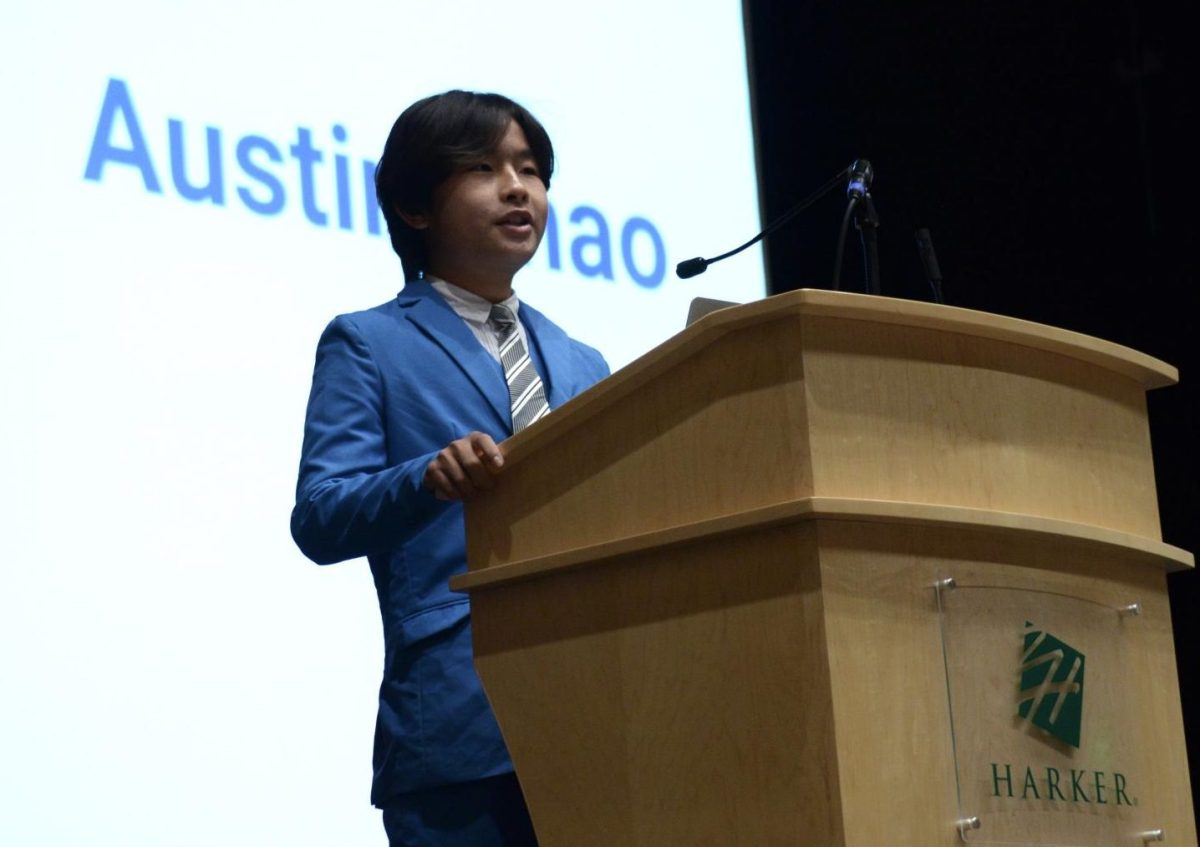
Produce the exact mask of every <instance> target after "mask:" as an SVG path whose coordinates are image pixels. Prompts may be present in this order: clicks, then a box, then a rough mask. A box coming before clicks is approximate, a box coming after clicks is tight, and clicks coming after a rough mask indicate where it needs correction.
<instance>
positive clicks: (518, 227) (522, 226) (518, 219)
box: [496, 209, 533, 235]
mask: <svg viewBox="0 0 1200 847" xmlns="http://www.w3.org/2000/svg"><path fill="white" fill-rule="evenodd" d="M496 225H497V226H499V227H501V228H503V229H505V230H506V231H508V232H512V233H514V234H518V235H524V234H526V233H528V232H530V231H532V230H533V215H531V214H530V213H529V212H527V211H525V210H524V209H515V210H513V211H511V212H509V213H508V214H506V215H504V216H503V217H501V218H500V219H499V220H498V221H496Z"/></svg>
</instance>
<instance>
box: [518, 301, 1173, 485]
mask: <svg viewBox="0 0 1200 847" xmlns="http://www.w3.org/2000/svg"><path fill="white" fill-rule="evenodd" d="M803 315H813V316H822V317H835V318H842V319H846V320H859V321H864V322H867V323H876V324H891V325H896V326H909V327H919V328H922V329H928V330H935V331H940V332H946V333H953V334H957V335H963V336H969V337H973V338H982V339H991V340H993V341H1001V342H1007V343H1011V344H1016V345H1020V346H1023V347H1026V348H1029V349H1032V350H1040V351H1044V352H1047V353H1053V354H1057V355H1060V356H1066V357H1069V358H1072V359H1076V360H1079V361H1083V362H1087V363H1089V364H1092V365H1095V366H1098V367H1100V368H1103V369H1105V370H1108V371H1111V372H1113V373H1116V374H1120V375H1122V376H1125V377H1128V378H1129V379H1131V380H1133V381H1134V382H1136V383H1138V384H1140V385H1141V386H1142V387H1143V388H1144V389H1146V390H1150V389H1154V388H1162V387H1165V386H1168V385H1174V384H1175V383H1176V382H1178V380H1179V371H1178V370H1177V369H1176V368H1175V367H1173V366H1172V365H1169V364H1167V363H1166V362H1163V361H1161V360H1159V359H1155V358H1154V357H1153V356H1148V355H1146V354H1145V353H1141V352H1139V351H1137V350H1133V349H1131V348H1129V347H1124V346H1122V345H1120V344H1114V343H1112V342H1110V341H1104V340H1103V339H1099V338H1095V337H1093V336H1090V335H1084V334H1083V333H1079V332H1072V331H1070V330H1065V329H1059V328H1057V327H1052V326H1047V325H1045V324H1039V323H1035V322H1033V321H1027V320H1022V319H1020V318H1011V317H1006V316H1004V315H995V314H991V313H989V312H980V311H976V310H974V309H963V308H959V307H956V306H942V305H937V304H934V303H922V302H918V301H915V300H901V299H896V298H891V297H876V296H871V295H866V294H852V293H848V292H843V291H826V290H822V289H812V288H803V289H799V290H797V291H790V292H787V293H785V294H778V295H775V296H773V297H767V298H765V299H763V300H759V301H756V302H753V303H747V304H745V305H742V306H736V307H733V308H729V309H720V310H718V311H715V312H712V313H711V314H709V315H706V316H705V317H703V318H701V319H700V320H698V321H696V322H695V323H694V324H692V325H691V326H689V327H688V328H687V329H685V330H683V331H682V332H680V333H679V334H677V335H675V336H673V337H672V338H670V339H668V340H667V341H665V342H663V343H662V344H660V345H659V346H658V347H656V348H654V349H653V350H651V351H650V352H648V353H646V354H645V355H643V356H641V357H640V358H638V359H636V360H634V361H633V362H631V363H629V364H628V365H626V366H625V367H623V368H621V369H620V370H618V371H617V372H616V373H614V374H613V375H612V376H611V377H609V378H608V379H606V380H604V381H603V382H602V383H600V384H599V385H597V386H595V387H594V388H592V389H591V390H589V391H587V392H585V393H584V394H581V395H580V396H579V397H576V398H575V399H573V400H572V401H570V402H569V403H567V404H566V405H565V406H563V407H562V408H561V409H560V410H557V411H556V413H555V414H554V415H551V416H549V417H548V418H545V419H543V421H541V422H539V423H538V424H537V425H536V426H533V427H530V428H528V429H526V430H524V431H523V432H521V433H518V434H517V435H515V436H513V437H511V438H509V439H508V440H507V441H506V442H505V443H504V448H503V449H504V451H505V456H506V458H507V460H509V461H519V460H520V458H521V457H522V456H523V455H525V453H526V452H527V451H528V450H529V449H531V448H532V446H533V443H534V442H535V441H541V440H542V438H553V437H555V435H556V434H557V432H558V431H560V430H565V429H567V428H569V427H571V426H573V425H575V424H577V423H578V422H579V420H580V419H581V418H582V417H586V416H587V415H588V414H591V413H592V412H593V411H598V410H599V409H600V408H603V407H604V406H607V405H608V404H609V403H611V402H614V401H615V400H616V399H617V398H619V397H621V396H624V395H625V394H626V393H627V392H628V391H630V390H632V389H634V388H636V387H637V386H639V385H641V384H643V383H644V382H646V381H647V380H649V379H651V378H653V377H654V376H656V375H657V374H659V373H661V372H662V371H664V370H666V369H667V368H669V367H671V366H672V365H674V364H676V363H678V362H679V361H681V360H683V359H685V358H686V357H688V356H689V355H691V354H692V353H693V352H695V351H696V350H699V349H701V348H702V347H704V346H705V345H707V344H709V343H711V342H712V341H713V340H714V339H716V338H718V337H720V336H721V335H724V334H725V333H728V332H732V331H734V330H742V329H745V328H747V327H749V326H753V325H754V324H756V323H766V322H769V321H775V320H779V319H781V318H788V317H795V316H803Z"/></svg>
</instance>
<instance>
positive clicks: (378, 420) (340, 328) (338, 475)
mask: <svg viewBox="0 0 1200 847" xmlns="http://www.w3.org/2000/svg"><path fill="white" fill-rule="evenodd" d="M385 412H386V410H385V397H384V389H383V382H382V379H381V376H380V373H379V368H378V366H377V364H376V362H375V360H374V358H373V357H372V355H371V351H370V348H369V346H368V344H367V343H366V342H365V341H364V340H363V337H362V335H361V334H360V333H359V331H358V329H357V328H356V327H355V325H354V323H353V322H352V319H351V318H348V317H346V316H342V317H339V318H335V319H334V320H333V322H332V323H330V324H329V326H328V327H327V328H326V329H325V332H324V334H323V335H322V336H321V341H320V343H319V345H318V346H317V362H316V367H315V370H314V372H313V384H312V393H311V394H310V395H309V400H308V412H307V415H306V418H305V423H304V447H303V450H302V453H301V458H300V478H299V482H298V483H297V486H296V506H295V508H294V509H293V510H292V537H293V538H294V539H295V541H296V544H297V545H298V546H299V547H300V550H301V551H302V552H303V553H304V555H306V556H308V557H309V558H310V559H312V560H313V561H314V562H317V563H318V564H322V565H325V564H332V563H333V562H340V561H344V560H346V559H352V558H356V557H359V556H365V555H368V554H371V553H374V552H378V551H383V550H386V549H388V548H390V547H394V546H395V545H396V544H398V543H401V542H403V541H404V540H405V539H406V538H408V537H410V536H411V535H412V534H413V533H414V532H416V531H417V530H418V529H419V528H420V527H421V526H422V525H424V524H425V523H426V522H427V521H428V520H429V519H430V518H431V517H432V516H434V515H435V514H436V513H437V511H438V510H439V509H441V508H444V504H442V503H440V502H439V501H438V500H437V499H436V498H435V497H434V496H433V494H432V493H431V492H429V491H427V490H426V489H425V488H424V487H423V486H422V484H421V482H422V479H423V478H424V475H425V468H426V467H427V466H428V465H429V462H430V461H432V460H433V457H434V456H435V455H436V451H434V452H431V453H428V454H426V455H421V456H414V457H413V458H411V459H408V460H406V461H403V462H401V463H400V464H397V465H392V466H389V465H388V454H387V440H386V430H385V421H386V414H385Z"/></svg>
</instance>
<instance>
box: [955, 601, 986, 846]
mask: <svg viewBox="0 0 1200 847" xmlns="http://www.w3.org/2000/svg"><path fill="white" fill-rule="evenodd" d="M953 581H954V580H951V582H953ZM981 826H983V822H982V821H980V820H979V818H978V817H977V816H976V815H971V817H969V818H963V819H962V820H960V821H959V822H958V831H959V832H961V833H962V834H963V835H966V834H967V830H968V829H979V827H981Z"/></svg>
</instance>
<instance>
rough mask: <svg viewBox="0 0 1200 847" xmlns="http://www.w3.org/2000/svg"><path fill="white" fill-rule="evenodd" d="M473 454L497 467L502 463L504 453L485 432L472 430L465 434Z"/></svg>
mask: <svg viewBox="0 0 1200 847" xmlns="http://www.w3.org/2000/svg"><path fill="white" fill-rule="evenodd" d="M467 439H468V440H469V441H470V442H471V448H472V449H473V450H474V451H475V454H476V455H477V456H479V458H480V459H481V460H482V461H483V462H484V463H485V464H487V465H489V466H490V467H493V468H499V467H502V466H503V465H504V454H503V453H501V452H500V448H499V447H497V446H496V442H495V441H493V440H492V437H491V436H490V435H488V434H487V433H486V432H472V433H471V434H470V435H468V436H467Z"/></svg>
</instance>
